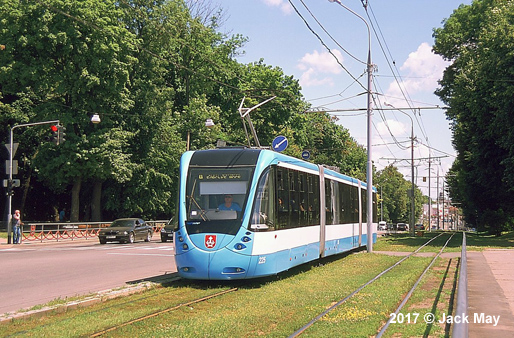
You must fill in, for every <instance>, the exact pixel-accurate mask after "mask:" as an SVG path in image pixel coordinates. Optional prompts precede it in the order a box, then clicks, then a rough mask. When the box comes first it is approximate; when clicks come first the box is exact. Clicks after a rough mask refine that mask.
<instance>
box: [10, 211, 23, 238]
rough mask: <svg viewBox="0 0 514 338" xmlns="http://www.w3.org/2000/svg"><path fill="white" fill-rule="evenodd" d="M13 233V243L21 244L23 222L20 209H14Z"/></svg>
mask: <svg viewBox="0 0 514 338" xmlns="http://www.w3.org/2000/svg"><path fill="white" fill-rule="evenodd" d="M12 222H13V233H12V239H13V244H20V243H21V226H22V225H23V223H22V222H21V216H20V211H19V210H16V211H14V217H13V221H12Z"/></svg>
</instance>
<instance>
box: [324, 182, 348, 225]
mask: <svg viewBox="0 0 514 338" xmlns="http://www.w3.org/2000/svg"><path fill="white" fill-rule="evenodd" d="M341 185H342V184H341V183H339V182H337V181H333V180H329V179H327V180H325V208H326V210H325V211H326V224H338V223H339V224H341V223H343V220H342V219H341V218H340V217H341V215H342V214H343V213H342V212H341V210H342V209H343V208H344V207H343V205H342V199H341V198H342V196H341V193H340V186H341Z"/></svg>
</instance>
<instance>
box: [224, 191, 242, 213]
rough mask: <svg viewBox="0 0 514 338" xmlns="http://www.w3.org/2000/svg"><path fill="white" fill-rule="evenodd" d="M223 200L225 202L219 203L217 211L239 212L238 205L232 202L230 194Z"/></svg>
mask: <svg viewBox="0 0 514 338" xmlns="http://www.w3.org/2000/svg"><path fill="white" fill-rule="evenodd" d="M224 199H225V202H224V203H221V204H220V205H219V206H218V209H219V210H234V211H237V212H241V207H240V206H239V204H237V202H234V201H233V196H232V194H225V196H224Z"/></svg>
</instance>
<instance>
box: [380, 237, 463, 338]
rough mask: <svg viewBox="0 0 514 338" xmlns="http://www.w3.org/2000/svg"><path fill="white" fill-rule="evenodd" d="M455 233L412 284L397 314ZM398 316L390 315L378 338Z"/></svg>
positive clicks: (397, 309) (396, 312)
mask: <svg viewBox="0 0 514 338" xmlns="http://www.w3.org/2000/svg"><path fill="white" fill-rule="evenodd" d="M453 235H455V234H452V235H451V236H450V238H448V240H447V241H446V243H444V245H443V247H442V248H441V250H439V253H438V254H437V255H435V257H434V258H433V259H432V261H431V262H430V264H428V266H427V267H426V269H425V270H424V271H423V273H422V274H421V276H419V278H418V280H416V283H414V285H413V286H412V288H411V289H410V291H409V292H408V293H407V295H406V296H405V298H403V300H402V302H401V303H400V305H399V306H398V308H396V311H395V312H394V314H395V315H398V313H399V312H400V310H401V309H402V308H403V306H404V305H405V304H406V303H407V301H408V300H409V298H410V296H412V294H413V293H414V291H415V290H416V288H417V287H418V285H419V283H420V282H421V279H422V278H423V277H424V276H425V274H426V273H427V272H428V270H430V268H431V267H432V265H433V264H434V262H435V261H436V259H437V258H439V256H440V255H441V254H442V253H443V250H444V249H445V248H446V246H447V245H448V242H450V240H451V239H452V238H453ZM394 318H396V317H393V316H389V320H388V321H387V322H386V323H385V325H384V326H383V327H382V329H381V330H380V332H379V333H378V334H377V335H376V338H380V337H382V335H383V334H384V332H385V331H386V330H387V328H388V327H389V325H390V324H391V322H392V321H393V319H394Z"/></svg>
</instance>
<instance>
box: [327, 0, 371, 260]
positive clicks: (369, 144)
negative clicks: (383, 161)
mask: <svg viewBox="0 0 514 338" xmlns="http://www.w3.org/2000/svg"><path fill="white" fill-rule="evenodd" d="M328 1H329V2H335V3H337V4H338V5H340V6H341V7H343V8H344V9H346V10H347V11H349V12H350V13H352V14H353V15H355V16H356V17H358V18H359V19H361V20H362V21H363V22H364V24H365V25H366V28H367V30H368V61H367V64H366V69H367V73H368V88H367V94H368V95H367V99H368V104H367V132H368V137H367V143H368V145H367V147H368V155H367V156H368V161H367V165H366V183H367V190H366V192H367V199H366V200H367V212H366V214H367V220H366V221H367V223H366V224H367V236H366V237H367V242H366V246H367V250H368V252H373V238H372V233H373V232H372V227H373V162H372V160H371V154H372V151H371V127H372V119H371V117H372V104H373V101H372V96H371V83H372V77H371V72H372V71H373V64H372V63H371V30H370V28H369V25H368V23H367V21H366V20H365V19H364V18H363V17H362V16H360V15H359V14H357V13H355V12H354V11H353V10H351V9H350V8H348V7H346V6H345V5H343V4H342V3H341V1H339V0H328Z"/></svg>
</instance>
